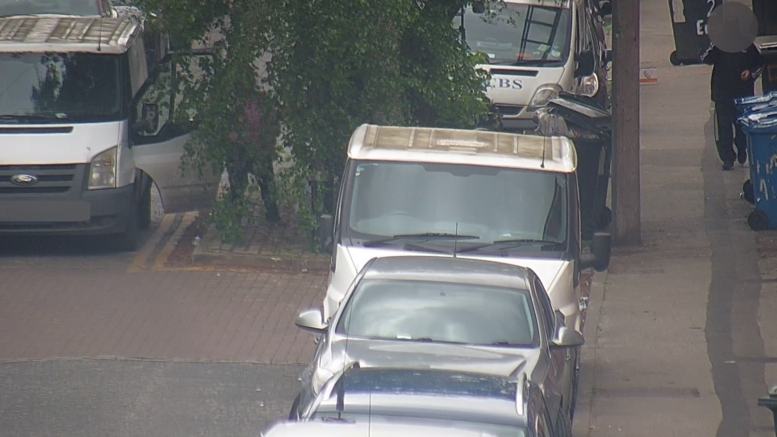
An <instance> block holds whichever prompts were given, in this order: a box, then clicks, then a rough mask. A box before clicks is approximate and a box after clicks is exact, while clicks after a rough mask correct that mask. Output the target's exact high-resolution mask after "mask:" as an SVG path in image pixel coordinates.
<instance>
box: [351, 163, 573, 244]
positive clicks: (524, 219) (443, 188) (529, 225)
mask: <svg viewBox="0 0 777 437" xmlns="http://www.w3.org/2000/svg"><path fill="white" fill-rule="evenodd" d="M348 178H349V184H348V185H349V188H348V191H347V192H346V197H345V199H344V200H345V201H344V205H343V207H344V210H343V221H344V222H345V225H344V226H343V228H342V229H343V232H344V235H343V236H344V237H345V238H349V239H356V240H360V241H362V242H363V243H364V244H369V243H367V242H369V241H374V240H378V241H380V240H381V239H386V238H387V237H388V238H390V237H392V236H396V235H417V234H427V233H431V234H454V233H458V235H468V236H471V237H473V238H471V239H469V240H467V242H468V243H469V242H471V243H478V244H484V243H492V242H497V241H505V240H523V241H541V242H547V243H558V244H559V245H566V242H567V236H568V230H567V227H568V225H567V224H568V217H567V210H568V190H569V188H568V186H567V178H566V177H565V175H564V174H558V173H553V172H547V171H541V170H525V169H512V168H497V167H484V166H475V165H461V164H430V163H413V162H381V161H352V162H351V163H350V164H349V168H348ZM462 241H463V240H462ZM434 244H435V245H437V244H453V240H452V239H439V240H435V241H434ZM459 244H461V243H459Z"/></svg>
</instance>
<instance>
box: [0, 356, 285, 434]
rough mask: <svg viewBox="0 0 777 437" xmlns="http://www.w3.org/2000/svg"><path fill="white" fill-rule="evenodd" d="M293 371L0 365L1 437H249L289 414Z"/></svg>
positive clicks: (118, 363) (85, 362)
mask: <svg viewBox="0 0 777 437" xmlns="http://www.w3.org/2000/svg"><path fill="white" fill-rule="evenodd" d="M299 370H300V369H299V366H294V365H263V364H233V363H182V362H150V361H128V360H89V359H79V360H54V361H35V362H16V363H13V362H6V363H2V364H0V387H1V389H0V430H2V431H0V434H1V435H3V436H7V437H33V436H34V437H63V436H79V437H106V436H112V437H141V436H142V437H184V436H185V437H193V436H203V437H204V436H208V437H222V436H230V437H244V436H245V437H248V436H254V437H255V436H258V435H259V431H260V430H262V429H264V427H265V426H267V425H268V424H269V423H270V422H272V421H274V420H276V419H277V418H278V417H283V415H284V414H287V413H288V409H289V407H290V405H291V399H292V398H293V393H292V392H293V389H294V388H296V384H297V380H296V378H297V374H298V372H299Z"/></svg>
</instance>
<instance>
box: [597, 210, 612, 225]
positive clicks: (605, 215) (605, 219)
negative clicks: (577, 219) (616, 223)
mask: <svg viewBox="0 0 777 437" xmlns="http://www.w3.org/2000/svg"><path fill="white" fill-rule="evenodd" d="M611 223H612V210H611V209H610V208H607V207H606V206H605V207H604V209H603V210H602V213H601V214H599V220H597V222H596V226H597V227H598V228H599V230H602V229H607V226H610V224H611Z"/></svg>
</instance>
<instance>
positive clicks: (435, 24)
mask: <svg viewBox="0 0 777 437" xmlns="http://www.w3.org/2000/svg"><path fill="white" fill-rule="evenodd" d="M466 3H468V2H467V1H464V0H426V1H423V2H421V1H420V0H419V1H415V0H262V1H257V0H141V5H140V6H141V7H142V8H143V9H145V10H146V11H154V12H155V15H156V17H157V18H156V19H155V20H154V21H155V22H154V23H153V25H154V26H155V27H156V28H157V29H158V30H160V31H163V32H165V33H168V34H170V35H171V37H173V40H174V41H176V45H177V46H178V47H184V46H187V44H188V43H186V44H185V43H182V41H195V40H202V39H203V35H206V34H210V35H213V34H214V33H215V34H219V35H221V36H223V39H221V40H219V42H218V43H216V44H215V47H214V49H215V50H216V51H217V52H218V53H219V54H220V56H217V57H216V61H215V62H213V63H212V64H210V65H209V68H207V69H205V70H204V71H206V76H207V79H206V81H207V82H208V86H207V87H199V88H198V89H207V90H209V92H208V97H207V98H203V97H202V95H196V94H197V93H190V94H192V95H189V94H187V96H186V98H187V99H191V101H192V102H195V103H194V104H193V106H192V107H194V108H195V110H196V112H197V114H198V119H200V120H201V123H200V124H199V126H198V131H197V134H196V136H197V138H198V140H197V141H195V142H194V144H196V145H195V146H193V150H192V151H191V153H190V154H189V155H190V157H191V158H194V160H195V161H198V163H199V164H200V166H203V165H211V166H220V165H221V166H223V165H226V166H227V169H228V171H230V174H231V173H232V171H235V170H239V169H240V168H244V169H245V171H244V172H243V173H245V172H248V173H253V174H257V172H258V173H262V172H264V173H265V174H266V172H267V169H268V168H269V167H268V165H267V164H268V163H271V162H272V161H274V160H275V159H277V156H278V155H277V152H276V150H275V149H274V148H273V145H274V140H273V139H272V138H274V136H275V135H276V134H278V133H279V132H281V130H280V126H281V125H282V126H283V129H282V139H283V143H284V145H286V146H289V147H290V149H291V151H292V157H293V166H292V168H291V170H290V171H289V172H288V175H287V178H288V180H289V181H296V183H287V184H284V186H286V189H285V190H284V191H283V193H281V194H282V195H283V196H286V197H289V196H292V197H294V201H296V202H299V203H300V205H299V206H300V207H301V208H302V212H303V213H304V214H303V215H304V216H306V217H307V218H309V219H310V218H312V217H313V215H314V214H315V213H318V212H320V211H321V209H322V208H323V209H329V208H330V207H331V206H332V196H331V193H332V188H333V187H334V186H335V184H336V180H337V177H338V175H340V174H341V172H342V171H343V165H344V162H345V158H346V148H347V145H348V141H349V139H350V136H351V134H352V132H353V131H354V129H355V128H356V127H358V126H359V125H361V124H362V123H376V124H385V125H418V126H445V127H458V128H472V127H474V126H475V125H476V123H477V122H478V121H479V120H482V118H483V117H485V116H487V113H488V100H487V98H486V96H485V83H486V79H487V76H486V74H485V73H482V72H479V71H477V70H476V69H475V68H474V67H475V65H476V64H477V63H479V62H482V61H483V60H482V59H479V58H478V57H477V56H476V55H474V54H470V53H469V52H468V50H467V48H466V46H465V45H464V44H463V43H462V42H461V40H460V35H459V33H458V31H457V30H456V28H454V26H452V20H453V18H454V16H455V14H456V13H457V11H458V10H460V8H461V7H462V6H463V5H464V4H466ZM268 53H271V54H272V56H271V60H270V61H269V62H267V63H266V64H264V63H258V62H257V60H258V59H259V58H261V57H262V56H265V55H266V54H268ZM265 72H266V74H265ZM194 88H195V87H193V88H192V89H194ZM249 101H259V102H261V105H260V106H261V107H262V108H263V109H262V113H263V114H265V115H266V116H264V117H263V118H262V119H263V120H265V119H267V120H270V119H273V120H274V121H275V123H274V124H272V123H271V122H269V121H268V122H267V125H268V126H270V125H271V124H272V127H268V128H267V129H263V132H264V134H263V140H262V142H263V143H264V144H262V145H261V146H258V147H257V145H256V144H254V143H255V139H252V137H251V136H250V135H248V134H246V132H247V130H248V126H246V123H245V117H243V118H242V119H241V116H240V114H239V111H240V110H241V108H244V107H245V104H246V103H247V102H249ZM267 114H275V115H277V117H273V116H271V115H267ZM241 120H242V121H241ZM235 131H237V132H238V137H239V138H240V141H233V140H234V137H235V135H234V132H235ZM230 135H232V137H230ZM230 138H232V139H233V140H230ZM237 173H240V171H237ZM237 176H238V177H239V178H242V179H243V180H245V175H244V174H238V175H237ZM230 179H233V178H232V177H231V178H230ZM314 179H315V180H318V181H322V182H323V184H322V186H321V188H323V194H324V196H323V197H324V198H325V199H326V200H325V201H323V202H319V205H312V206H311V205H310V204H309V202H308V201H307V200H303V198H304V197H305V192H306V190H305V187H304V186H303V185H300V184H306V183H307V182H308V181H310V180H314ZM230 182H231V183H236V181H232V180H231V181H230ZM238 186H239V183H238ZM241 187H242V186H241ZM295 187H296V188H295ZM273 190H274V189H273ZM271 191H272V190H271ZM263 194H264V193H263ZM242 198H243V193H242V192H236V193H233V194H231V195H229V196H225V197H224V198H222V199H221V200H220V201H219V202H221V204H219V205H217V207H216V208H215V209H214V211H216V212H217V213H218V214H220V215H221V216H222V221H223V222H224V223H229V224H230V225H229V226H231V228H240V224H241V223H242V221H241V220H242V219H244V218H245V217H246V216H247V215H249V211H248V210H247V209H246V208H245V207H243V206H244V203H242V202H243V201H242V200H241V199H242ZM286 200H287V201H288V200H289V199H286ZM265 206H267V204H265ZM217 221H218V220H217ZM306 223H307V225H308V226H311V227H312V226H313V225H314V222H313V221H312V220H307V221H306ZM222 233H223V231H222Z"/></svg>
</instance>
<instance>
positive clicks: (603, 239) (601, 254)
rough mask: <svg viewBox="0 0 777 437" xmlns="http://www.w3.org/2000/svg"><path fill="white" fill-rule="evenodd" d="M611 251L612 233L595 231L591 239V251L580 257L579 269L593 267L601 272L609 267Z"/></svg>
mask: <svg viewBox="0 0 777 437" xmlns="http://www.w3.org/2000/svg"><path fill="white" fill-rule="evenodd" d="M611 252H612V235H610V234H609V233H607V232H597V233H595V234H594V238H593V239H592V240H591V253H590V254H586V255H582V256H581V257H580V270H587V269H590V268H593V269H594V270H596V271H597V272H603V271H605V270H607V268H608V267H610V254H611Z"/></svg>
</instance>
